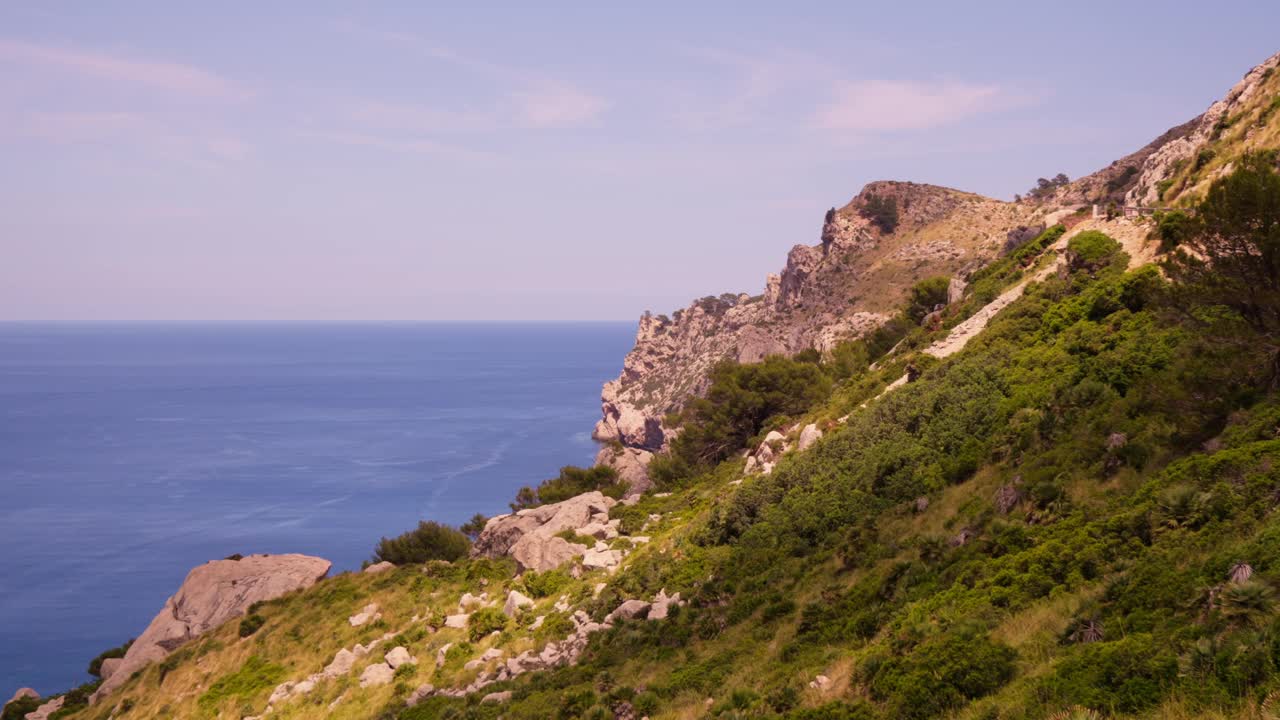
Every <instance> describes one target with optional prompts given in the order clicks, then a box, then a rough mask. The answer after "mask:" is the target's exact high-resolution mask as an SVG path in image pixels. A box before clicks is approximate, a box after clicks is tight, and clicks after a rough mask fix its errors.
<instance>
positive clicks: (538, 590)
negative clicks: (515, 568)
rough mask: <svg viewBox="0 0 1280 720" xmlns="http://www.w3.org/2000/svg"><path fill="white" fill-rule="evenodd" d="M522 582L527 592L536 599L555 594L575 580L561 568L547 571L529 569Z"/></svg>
mask: <svg viewBox="0 0 1280 720" xmlns="http://www.w3.org/2000/svg"><path fill="white" fill-rule="evenodd" d="M520 582H521V583H523V584H524V589H525V592H527V593H529V596H530V597H532V598H535V599H536V598H545V597H551V596H552V595H555V594H556V593H558V592H560V591H561V590H563V589H564V588H566V587H568V586H569V584H570V583H572V582H573V578H572V577H570V576H569V573H568V571H566V570H563V569H560V568H556V569H554V570H547V571H545V572H535V571H533V570H529V571H527V572H525V574H524V575H522V576H521V577H520Z"/></svg>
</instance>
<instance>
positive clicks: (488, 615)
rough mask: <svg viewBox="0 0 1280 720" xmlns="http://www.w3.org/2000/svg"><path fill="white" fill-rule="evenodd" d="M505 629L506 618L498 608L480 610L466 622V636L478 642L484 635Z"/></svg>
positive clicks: (472, 614)
mask: <svg viewBox="0 0 1280 720" xmlns="http://www.w3.org/2000/svg"><path fill="white" fill-rule="evenodd" d="M506 629H507V616H506V615H503V614H502V611H501V610H499V609H498V608H480V609H479V610H477V611H475V612H473V613H471V617H470V618H469V619H468V620H467V636H468V637H470V638H471V642H479V641H480V640H481V639H483V638H484V637H485V636H486V635H489V634H490V633H494V632H502V631H503V630H506Z"/></svg>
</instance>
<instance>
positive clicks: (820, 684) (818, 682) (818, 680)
mask: <svg viewBox="0 0 1280 720" xmlns="http://www.w3.org/2000/svg"><path fill="white" fill-rule="evenodd" d="M830 685H831V678H829V677H827V676H826V675H819V676H817V677H815V678H814V679H813V680H812V681H810V682H809V687H811V688H813V689H815V690H826V689H827V688H828V687H829V686H830Z"/></svg>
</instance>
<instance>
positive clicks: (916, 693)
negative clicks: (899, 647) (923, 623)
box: [871, 633, 1016, 718]
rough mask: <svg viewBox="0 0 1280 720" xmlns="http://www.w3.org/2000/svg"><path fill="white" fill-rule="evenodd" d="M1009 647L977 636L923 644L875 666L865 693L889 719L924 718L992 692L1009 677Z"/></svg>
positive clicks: (956, 636) (1011, 669)
mask: <svg viewBox="0 0 1280 720" xmlns="http://www.w3.org/2000/svg"><path fill="white" fill-rule="evenodd" d="M1015 657H1016V655H1015V653H1014V651H1013V649H1012V648H1010V647H1007V646H1005V645H1001V644H999V643H996V642H992V641H991V640H990V639H988V638H987V637H985V636H982V635H977V634H972V633H969V634H951V635H947V636H944V637H942V638H940V639H935V640H929V641H927V642H925V643H923V644H921V645H919V646H917V647H916V648H915V650H914V651H913V652H912V653H911V654H909V655H906V656H903V657H895V658H890V659H889V660H886V661H884V662H883V663H881V664H879V666H878V667H876V668H875V670H874V674H873V675H872V678H871V694H872V697H875V698H876V699H879V700H883V701H885V702H888V703H889V704H890V706H891V707H892V708H893V709H894V712H893V717H901V718H930V717H937V716H939V715H942V714H944V713H946V712H947V711H948V710H951V709H952V708H957V707H960V706H961V705H963V704H964V703H965V702H966V701H967V700H972V699H974V698H978V697H982V696H983V695H988V694H990V693H992V692H995V691H996V690H998V689H999V688H1000V687H1002V686H1003V685H1004V684H1005V683H1007V682H1009V680H1010V679H1012V678H1013V673H1014V658H1015Z"/></svg>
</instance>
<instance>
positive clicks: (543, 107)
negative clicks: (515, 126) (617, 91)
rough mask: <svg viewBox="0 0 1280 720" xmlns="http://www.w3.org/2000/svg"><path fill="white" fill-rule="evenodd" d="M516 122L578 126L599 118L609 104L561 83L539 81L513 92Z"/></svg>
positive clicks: (559, 126) (555, 126)
mask: <svg viewBox="0 0 1280 720" xmlns="http://www.w3.org/2000/svg"><path fill="white" fill-rule="evenodd" d="M510 98H511V101H512V102H513V103H514V105H515V117H516V121H517V122H518V123H519V124H521V125H523V126H526V127H531V128H575V127H582V126H585V125H589V124H591V123H593V122H595V121H596V119H597V118H599V117H600V115H601V114H602V113H604V111H605V110H606V109H607V108H608V107H609V103H608V102H606V101H605V100H604V99H603V98H600V97H598V96H596V95H592V94H591V93H588V92H585V91H583V90H581V89H579V88H575V87H573V86H571V85H565V84H562V83H558V82H548V83H536V84H532V85H529V86H526V87H525V88H523V89H521V90H516V91H515V92H512V93H511V95H510Z"/></svg>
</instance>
